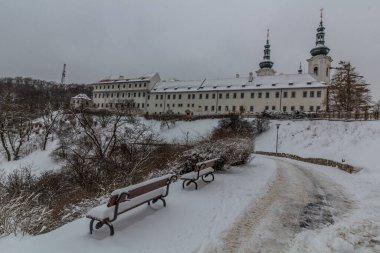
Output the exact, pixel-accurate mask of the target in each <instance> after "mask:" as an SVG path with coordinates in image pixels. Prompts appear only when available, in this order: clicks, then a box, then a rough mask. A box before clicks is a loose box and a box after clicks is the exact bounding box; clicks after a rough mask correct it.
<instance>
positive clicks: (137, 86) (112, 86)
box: [95, 83, 147, 90]
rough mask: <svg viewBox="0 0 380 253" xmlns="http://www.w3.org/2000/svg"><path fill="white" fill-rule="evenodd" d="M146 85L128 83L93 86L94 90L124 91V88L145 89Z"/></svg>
mask: <svg viewBox="0 0 380 253" xmlns="http://www.w3.org/2000/svg"><path fill="white" fill-rule="evenodd" d="M146 86H147V83H129V84H106V85H95V90H101V89H103V90H105V89H108V90H109V89H120V88H122V89H125V88H142V87H146Z"/></svg>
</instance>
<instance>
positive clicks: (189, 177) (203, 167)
mask: <svg viewBox="0 0 380 253" xmlns="http://www.w3.org/2000/svg"><path fill="white" fill-rule="evenodd" d="M218 160H219V158H214V159H211V160H207V161H203V162H199V163H197V164H196V165H195V168H194V170H193V171H192V172H189V173H186V174H184V175H182V176H181V180H183V183H182V188H183V189H185V185H186V186H189V185H190V184H191V183H193V184H194V185H195V189H196V190H197V189H198V184H197V182H196V181H197V180H198V179H199V178H202V180H203V182H206V183H210V182H212V181H214V171H215V170H214V168H213V167H215V166H216V165H217V162H218ZM209 176H210V177H211V180H207V179H206V178H207V177H209Z"/></svg>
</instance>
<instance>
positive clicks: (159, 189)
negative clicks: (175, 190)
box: [86, 174, 177, 235]
mask: <svg viewBox="0 0 380 253" xmlns="http://www.w3.org/2000/svg"><path fill="white" fill-rule="evenodd" d="M176 179H177V177H176V176H175V175H173V174H168V175H165V176H162V177H158V178H153V179H150V180H147V181H145V182H142V183H139V184H135V185H130V186H128V187H126V188H122V189H118V190H115V191H113V192H112V194H111V196H110V199H109V201H108V203H107V204H104V205H101V206H97V207H95V208H93V209H91V210H90V211H89V212H88V213H87V215H86V217H87V218H89V219H91V221H90V234H92V231H93V227H94V221H98V222H97V223H96V225H95V228H96V229H99V228H101V227H102V226H103V225H104V224H106V225H107V226H108V227H109V228H110V234H111V235H113V234H114V228H113V225H112V222H113V221H115V220H116V219H117V217H118V215H120V214H121V213H124V212H126V211H128V210H131V209H133V208H135V207H138V206H140V205H142V204H145V203H148V205H150V203H151V202H152V203H155V202H157V201H158V200H161V201H162V203H163V204H164V206H165V207H166V201H165V199H164V198H165V197H166V196H168V194H169V185H170V183H171V182H172V181H175V180H176Z"/></svg>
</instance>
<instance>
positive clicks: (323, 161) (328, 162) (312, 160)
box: [255, 151, 354, 173]
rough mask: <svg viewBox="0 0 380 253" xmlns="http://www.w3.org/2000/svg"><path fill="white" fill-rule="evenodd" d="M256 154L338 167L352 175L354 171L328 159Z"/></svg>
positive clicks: (265, 153)
mask: <svg viewBox="0 0 380 253" xmlns="http://www.w3.org/2000/svg"><path fill="white" fill-rule="evenodd" d="M255 153H256V154H259V155H268V156H277V157H284V158H290V159H294V160H297V161H301V162H307V163H314V164H318V165H324V166H330V167H338V168H339V169H341V170H343V171H345V172H348V173H352V172H353V171H354V167H353V166H352V165H349V164H345V163H339V162H335V161H332V160H328V159H323V158H303V157H300V156H297V155H293V154H287V153H274V152H263V151H256V152H255Z"/></svg>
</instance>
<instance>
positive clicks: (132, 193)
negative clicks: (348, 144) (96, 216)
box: [107, 177, 171, 207]
mask: <svg viewBox="0 0 380 253" xmlns="http://www.w3.org/2000/svg"><path fill="white" fill-rule="evenodd" d="M170 181H171V178H168V177H167V178H163V179H160V180H157V181H154V182H151V183H147V184H142V185H141V186H139V187H136V188H134V187H133V186H131V187H132V189H131V190H128V191H127V192H122V193H120V194H113V195H111V197H110V199H109V201H108V203H107V206H108V207H110V206H114V205H116V204H117V203H120V202H124V201H126V200H127V199H133V198H135V197H138V196H140V195H143V194H145V193H148V192H151V191H154V190H156V189H159V188H161V187H165V186H167V185H168V184H170Z"/></svg>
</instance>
